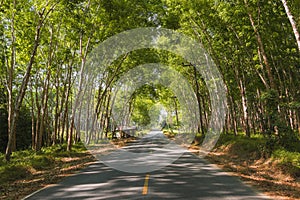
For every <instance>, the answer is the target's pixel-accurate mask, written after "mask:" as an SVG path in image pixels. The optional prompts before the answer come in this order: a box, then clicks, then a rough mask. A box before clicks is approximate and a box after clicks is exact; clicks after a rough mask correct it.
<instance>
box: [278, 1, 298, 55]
mask: <svg viewBox="0 0 300 200" xmlns="http://www.w3.org/2000/svg"><path fill="white" fill-rule="evenodd" d="M281 2H282V4H283V6H284V9H285V13H286V15H287V17H288V18H289V20H290V23H291V25H292V28H293V32H294V35H295V38H296V42H297V45H298V50H299V53H300V34H299V31H298V29H297V24H296V21H295V20H294V16H293V15H292V13H291V11H290V9H289V6H288V4H287V1H286V0H281Z"/></svg>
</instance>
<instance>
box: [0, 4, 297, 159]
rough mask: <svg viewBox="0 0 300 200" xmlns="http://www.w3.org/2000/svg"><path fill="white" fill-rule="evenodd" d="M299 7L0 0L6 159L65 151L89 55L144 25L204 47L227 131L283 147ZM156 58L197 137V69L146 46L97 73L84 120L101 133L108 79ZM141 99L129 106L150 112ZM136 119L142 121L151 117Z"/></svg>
mask: <svg viewBox="0 0 300 200" xmlns="http://www.w3.org/2000/svg"><path fill="white" fill-rule="evenodd" d="M299 9H300V3H299V1H298V0H292V1H289V2H287V1H285V0H282V1H260V0H237V1H231V0H228V1H222V0H220V1H216V0H197V1H196V0H195V1H188V0H183V1H180V2H176V1H171V0H150V1H146V0H142V1H139V0H130V1H127V0H119V1H111V0H74V1H68V0H63V1H58V0H47V1H44V0H43V1H42V0H33V1H22V2H20V1H17V0H3V1H1V2H0V10H1V13H2V14H1V26H0V39H1V43H0V80H1V82H0V91H1V94H0V110H1V115H0V118H1V125H0V126H1V132H0V133H1V135H0V136H1V137H0V138H1V142H0V143H1V146H3V147H2V148H1V150H2V151H4V152H5V154H6V160H8V161H9V160H10V156H11V153H12V152H13V151H16V150H17V149H20V148H33V149H34V150H36V151H39V150H40V149H41V148H42V147H43V146H49V145H53V144H62V143H67V144H68V145H67V150H71V147H72V144H73V143H74V142H79V141H80V137H81V134H80V129H76V128H75V123H76V120H77V119H76V117H75V112H77V111H78V109H76V107H77V106H80V102H79V101H78V96H80V91H79V92H78V91H77V90H75V89H74V88H75V87H78V86H80V84H81V83H80V80H81V78H80V75H81V72H82V71H83V70H84V69H85V67H86V60H87V58H88V56H89V53H90V52H91V51H92V49H93V48H94V47H96V46H97V45H98V44H100V43H101V42H103V41H104V40H105V39H107V38H109V37H110V36H113V35H115V34H116V33H120V32H122V31H125V30H130V29H133V28H137V27H150V26H151V27H164V28H169V29H173V30H177V31H179V32H182V33H184V34H187V35H189V36H190V37H193V38H194V39H196V40H197V41H199V45H203V46H204V47H205V49H206V50H207V51H208V52H209V53H210V55H211V57H212V58H213V60H214V62H215V63H216V65H217V66H218V68H219V70H220V72H221V74H222V76H223V80H224V82H225V84H226V90H227V91H226V92H227V102H228V105H227V106H228V113H227V116H226V125H225V127H224V128H225V130H226V132H232V133H234V134H237V133H238V132H245V134H246V135H247V136H249V137H250V136H251V134H254V133H263V134H265V135H268V136H271V135H272V134H275V135H277V136H276V137H279V138H280V141H281V142H282V145H285V146H288V143H289V141H290V140H295V138H297V133H296V132H300V109H299V108H300V91H299V89H298V88H299V85H300V84H299V80H300V73H299V72H300V65H299V63H300V38H299V31H298V30H299V24H300V15H299V12H298V11H299ZM154 61H155V62H158V61H159V62H163V63H166V64H168V65H170V66H172V67H173V68H174V69H176V70H177V71H179V72H180V73H182V74H184V76H185V77H186V78H187V79H188V80H189V82H190V83H191V84H192V85H193V89H194V91H195V93H196V96H197V101H198V105H199V111H200V112H199V113H200V116H199V126H198V127H199V132H201V133H203V134H204V133H205V129H206V128H207V126H208V122H209V115H210V110H211V108H210V104H209V94H208V92H207V89H206V85H205V82H204V81H203V79H202V78H201V74H200V73H199V72H197V71H195V70H194V69H193V67H187V66H185V64H182V63H184V61H183V60H182V59H181V58H178V57H176V55H172V54H170V53H168V52H163V51H158V50H151V49H150V50H149V49H148V50H141V51H136V52H131V53H129V54H127V55H124V56H123V57H121V58H119V59H118V60H117V61H116V62H114V63H113V64H112V65H111V66H106V68H105V69H103V71H101V76H99V77H101V79H100V80H99V83H98V84H97V87H96V89H97V93H96V94H97V95H96V96H95V97H94V99H95V100H94V101H93V102H94V103H93V104H92V105H91V106H93V109H94V110H95V113H97V115H95V116H89V115H88V113H87V117H90V119H91V124H90V125H89V126H93V125H95V123H94V122H95V121H98V122H99V123H98V124H99V125H97V127H96V126H95V129H98V130H99V131H100V132H101V133H102V134H104V137H105V136H107V134H108V132H109V131H110V130H111V125H112V123H113V119H112V118H111V112H112V106H111V100H112V95H111V94H112V91H113V90H114V86H113V83H115V82H116V81H117V80H118V78H119V77H120V76H121V74H122V73H124V72H126V71H127V70H128V69H130V68H132V67H133V66H136V65H139V64H143V63H149V62H154ZM145 88H146V89H145V90H146V91H148V92H145V90H142V91H140V94H145V93H146V94H149V93H150V94H152V97H153V98H150V99H151V101H148V103H149V104H152V103H153V101H152V100H153V99H156V100H157V99H160V100H161V101H165V102H167V103H165V105H167V104H171V103H170V102H168V100H166V99H167V98H169V96H170V95H172V94H170V93H169V92H168V91H167V89H166V88H161V89H159V90H158V93H159V94H157V93H156V92H155V91H153V90H152V89H153V88H152V89H151V87H150V88H149V87H145ZM148 96H149V95H148ZM158 96H159V97H158ZM140 97H141V96H140V95H135V96H133V98H132V102H131V105H132V107H134V105H135V107H137V111H139V112H140V111H141V113H145V112H148V111H149V110H147V109H145V107H142V106H141V103H140V104H139V105H138V104H137V102H143V101H142V100H141V98H140ZM151 102H152V103H151ZM138 107H140V109H141V110H139V108H138ZM142 110H144V111H142ZM131 111H132V112H133V110H131ZM132 112H127V113H128V114H127V115H129V114H132ZM137 116H138V112H136V113H135V114H134V117H135V118H137V119H136V121H143V123H145V120H143V118H145V117H149V116H146V115H144V114H142V115H141V116H140V117H137ZM146 121H147V120H146ZM25 138H26V139H25Z"/></svg>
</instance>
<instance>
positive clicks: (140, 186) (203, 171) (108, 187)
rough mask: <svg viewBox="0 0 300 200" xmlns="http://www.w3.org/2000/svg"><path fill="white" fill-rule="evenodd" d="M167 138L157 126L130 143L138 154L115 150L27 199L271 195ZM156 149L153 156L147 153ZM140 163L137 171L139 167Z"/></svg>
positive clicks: (233, 199)
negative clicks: (169, 144)
mask: <svg viewBox="0 0 300 200" xmlns="http://www.w3.org/2000/svg"><path fill="white" fill-rule="evenodd" d="M168 143H169V141H168V139H167V138H165V137H164V135H163V134H162V133H161V132H158V131H152V132H150V133H149V134H148V135H147V136H146V137H144V138H142V139H140V140H137V141H136V142H134V143H132V144H130V145H129V146H127V147H125V150H126V151H125V152H130V153H129V155H133V159H128V158H127V157H126V159H124V151H122V152H121V153H120V152H119V151H116V152H117V153H113V154H111V155H110V156H106V157H103V159H102V160H100V161H99V162H97V163H95V164H92V165H90V166H89V167H87V168H85V169H84V170H82V171H81V172H79V173H78V174H76V175H73V176H70V177H67V178H65V179H64V180H63V181H62V182H61V183H58V184H56V185H53V186H50V187H46V188H44V189H42V190H39V191H37V192H35V193H33V194H32V195H29V196H27V197H26V198H25V199H27V200H32V199H43V200H47V199H53V200H54V199H55V200H58V199H89V200H94V199H130V200H132V199H155V200H159V199H189V200H193V199H199V200H202V199H204V200H225V199H226V200H263V199H269V198H268V197H266V196H263V195H262V194H259V193H258V192H256V191H254V190H253V189H252V188H250V187H249V186H247V185H245V184H244V183H242V182H241V181H240V180H239V179H238V178H237V177H233V176H230V175H228V174H227V173H225V172H222V171H221V170H220V169H218V168H217V167H216V166H215V165H212V164H210V163H209V162H207V161H206V160H204V159H202V158H199V157H197V156H195V155H194V154H192V153H189V152H187V151H181V150H180V147H179V146H177V147H176V149H177V148H178V149H179V150H178V151H176V149H175V148H171V147H170V148H169V147H168V146H167V144H168ZM173 147H174V145H173ZM165 149H167V150H165ZM123 150H124V149H123ZM173 150H174V152H172V151H173ZM127 154H128V153H127ZM127 154H126V155H127ZM152 154H153V155H154V156H152V157H151V156H150V157H149V156H148V155H152ZM120 155H121V157H120ZM135 155H142V156H135ZM157 155H160V157H159V158H157ZM178 155H181V156H178ZM118 156H119V157H118ZM122 156H123V157H122ZM109 157H110V158H112V160H109V159H108V158H109ZM170 157H171V158H172V159H174V160H175V161H174V162H173V163H171V164H169V165H167V162H170V161H172V160H170ZM177 157H178V158H177ZM100 159H101V158H100ZM168 159H169V160H168ZM162 160H167V161H166V162H161V161H162ZM110 161H111V162H110ZM118 164H122V165H124V167H123V168H122V167H120V168H119V169H115V168H114V165H118ZM166 165H167V166H166ZM135 167H136V169H137V171H134V169H135ZM120 170H122V171H120ZM153 170H155V171H153Z"/></svg>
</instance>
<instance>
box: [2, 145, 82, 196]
mask: <svg viewBox="0 0 300 200" xmlns="http://www.w3.org/2000/svg"><path fill="white" fill-rule="evenodd" d="M65 149H66V145H55V146H51V147H45V148H42V149H41V151H39V152H35V151H33V150H22V151H17V152H13V154H12V156H11V161H10V162H6V161H5V160H4V154H0V188H1V187H4V186H5V185H9V184H10V183H12V182H14V181H18V180H23V179H30V178H31V177H33V175H34V174H35V173H36V172H38V171H47V170H48V171H51V170H53V169H54V168H56V167H57V168H59V167H63V166H70V164H68V165H66V164H63V163H62V158H66V157H67V158H74V157H80V156H81V157H82V156H85V155H86V154H87V152H86V149H85V147H84V145H83V144H76V145H74V146H73V148H72V151H69V152H67V151H65ZM0 192H1V191H0Z"/></svg>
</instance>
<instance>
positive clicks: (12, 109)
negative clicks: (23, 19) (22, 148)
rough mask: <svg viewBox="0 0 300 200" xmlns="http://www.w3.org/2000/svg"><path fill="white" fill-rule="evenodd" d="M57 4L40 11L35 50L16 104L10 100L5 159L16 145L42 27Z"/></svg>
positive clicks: (11, 68) (8, 158)
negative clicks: (17, 129) (22, 109)
mask: <svg viewBox="0 0 300 200" xmlns="http://www.w3.org/2000/svg"><path fill="white" fill-rule="evenodd" d="M55 5H56V4H54V5H53V6H52V7H51V8H50V9H49V10H48V11H47V12H46V9H44V10H43V11H42V12H39V13H38V15H39V22H38V25H37V26H36V30H35V37H34V44H33V50H32V52H31V55H30V59H29V62H28V64H27V68H26V72H25V75H24V78H23V80H22V83H21V87H20V89H19V91H18V94H17V98H16V101H15V102H14V105H13V104H12V98H11V99H10V100H11V102H9V109H8V110H9V118H8V127H9V128H8V142H7V147H6V152H5V159H6V160H7V161H9V160H10V156H11V153H12V151H13V149H14V147H15V142H16V138H15V137H16V128H17V120H18V117H19V114H20V108H21V105H22V102H23V99H24V96H25V92H26V89H27V85H28V82H29V78H30V76H31V69H32V66H33V63H34V61H35V56H36V54H37V48H38V46H39V41H40V36H41V29H42V26H43V24H44V21H45V19H46V18H47V16H48V15H49V14H50V13H51V12H52V11H53V9H54V7H55ZM15 7H16V1H14V8H15ZM13 18H14V16H13ZM13 21H14V20H13ZM12 26H13V27H14V24H12ZM12 36H13V38H14V37H15V36H14V28H13V29H12ZM12 46H14V45H12ZM13 52H15V51H14V50H13ZM13 60H14V59H13ZM12 62H14V61H12ZM13 68H14V65H12V66H11V67H10V70H9V75H12V74H11V72H10V71H11V70H13ZM12 79H13V76H11V77H9V82H10V81H11V83H12ZM9 92H12V91H11V90H10V91H9Z"/></svg>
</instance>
